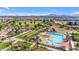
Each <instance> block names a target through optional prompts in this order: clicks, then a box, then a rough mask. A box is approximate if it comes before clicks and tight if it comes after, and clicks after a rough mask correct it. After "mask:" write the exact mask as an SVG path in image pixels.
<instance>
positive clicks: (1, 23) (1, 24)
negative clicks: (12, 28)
mask: <svg viewBox="0 0 79 59" xmlns="http://www.w3.org/2000/svg"><path fill="white" fill-rule="evenodd" d="M4 25H5V24H4V23H3V22H0V30H1V29H2V27H3V26H4Z"/></svg>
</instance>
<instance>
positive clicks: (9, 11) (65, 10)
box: [0, 7, 79, 16]
mask: <svg viewBox="0 0 79 59" xmlns="http://www.w3.org/2000/svg"><path fill="white" fill-rule="evenodd" d="M49 14H56V15H75V14H79V7H0V16H10V15H13V16H28V15H49Z"/></svg>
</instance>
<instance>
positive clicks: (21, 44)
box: [11, 41, 31, 51]
mask: <svg viewBox="0 0 79 59" xmlns="http://www.w3.org/2000/svg"><path fill="white" fill-rule="evenodd" d="M16 44H17V45H18V47H16V48H15V46H16ZM16 44H15V45H14V46H13V47H12V48H11V49H12V51H28V50H30V46H31V44H30V43H27V42H21V41H18V42H17V43H16ZM19 47H20V49H19Z"/></svg>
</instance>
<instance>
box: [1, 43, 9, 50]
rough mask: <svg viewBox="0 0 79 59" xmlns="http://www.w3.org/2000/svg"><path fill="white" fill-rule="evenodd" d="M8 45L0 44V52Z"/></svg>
mask: <svg viewBox="0 0 79 59" xmlns="http://www.w3.org/2000/svg"><path fill="white" fill-rule="evenodd" d="M9 45H10V44H9V43H0V50H1V49H4V48H6V47H8V46H9Z"/></svg>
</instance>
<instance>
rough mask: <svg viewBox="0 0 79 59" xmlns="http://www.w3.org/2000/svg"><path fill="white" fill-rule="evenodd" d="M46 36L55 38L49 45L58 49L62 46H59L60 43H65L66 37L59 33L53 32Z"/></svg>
mask: <svg viewBox="0 0 79 59" xmlns="http://www.w3.org/2000/svg"><path fill="white" fill-rule="evenodd" d="M46 34H48V35H51V36H53V37H54V38H52V39H50V40H48V41H47V43H49V44H52V45H54V46H56V47H60V46H61V45H60V44H58V43H60V42H63V41H64V35H63V34H58V33H53V32H47V33H46Z"/></svg>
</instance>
